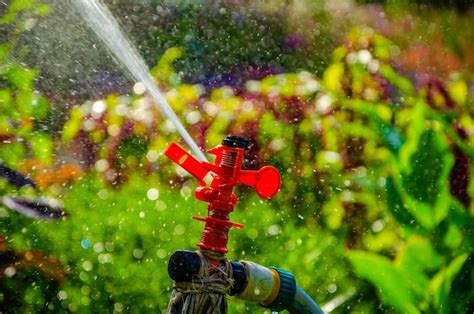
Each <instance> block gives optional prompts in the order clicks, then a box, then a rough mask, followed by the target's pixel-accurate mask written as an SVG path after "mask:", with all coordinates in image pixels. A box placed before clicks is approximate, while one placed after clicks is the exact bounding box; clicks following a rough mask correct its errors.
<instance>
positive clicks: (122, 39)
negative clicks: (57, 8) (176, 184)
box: [70, 0, 206, 161]
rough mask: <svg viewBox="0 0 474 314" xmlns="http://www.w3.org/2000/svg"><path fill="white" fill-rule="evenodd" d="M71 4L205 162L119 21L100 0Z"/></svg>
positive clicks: (80, 0) (84, 0) (71, 1)
mask: <svg viewBox="0 0 474 314" xmlns="http://www.w3.org/2000/svg"><path fill="white" fill-rule="evenodd" d="M70 3H71V4H72V5H73V6H74V7H75V8H76V9H77V11H78V12H79V13H80V15H81V16H82V18H83V19H84V20H85V21H86V23H87V25H88V26H89V27H90V28H91V29H92V30H93V31H94V33H95V34H96V35H97V36H98V37H99V38H100V39H101V40H102V41H103V42H104V43H105V45H106V46H107V48H108V49H109V51H110V52H111V53H112V54H113V55H114V56H115V57H116V58H117V59H118V60H119V61H120V64H122V65H123V66H125V67H126V68H127V69H128V70H129V71H130V73H131V74H132V75H133V77H134V78H135V79H136V80H138V81H140V82H142V83H143V85H145V87H146V89H147V90H148V92H149V94H150V95H151V96H152V97H153V99H154V100H155V103H156V105H157V106H158V108H159V110H160V112H161V113H162V114H163V115H164V116H165V117H166V118H168V119H169V120H170V121H171V122H172V123H173V125H174V126H175V127H176V130H177V131H178V132H179V134H181V136H182V138H183V139H184V141H185V142H186V144H188V146H189V148H191V150H192V151H193V153H194V154H195V155H196V156H197V158H198V159H199V160H201V161H204V160H206V156H205V155H204V154H203V152H202V151H201V150H200V149H199V147H198V146H197V144H196V143H195V142H194V140H193V139H192V137H191V136H190V135H189V133H188V131H186V129H185V128H184V126H183V125H182V123H181V122H180V120H179V118H178V117H177V116H176V113H175V112H174V111H173V109H172V108H171V107H170V105H169V104H168V102H167V101H166V99H165V98H164V97H163V95H162V94H161V92H160V91H159V90H158V87H157V86H156V84H155V81H154V80H153V77H152V76H151V75H150V73H149V71H148V68H147V66H146V65H145V62H144V61H143V59H142V58H141V57H140V54H139V53H138V51H137V50H136V49H135V47H134V46H133V45H132V44H131V43H130V41H129V40H128V39H127V37H126V36H125V34H124V33H123V32H122V31H121V29H120V26H119V24H118V22H117V20H116V19H115V18H114V16H113V15H112V13H111V12H110V11H109V9H108V8H107V6H106V5H105V4H103V3H102V1H100V0H70Z"/></svg>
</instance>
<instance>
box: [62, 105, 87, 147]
mask: <svg viewBox="0 0 474 314" xmlns="http://www.w3.org/2000/svg"><path fill="white" fill-rule="evenodd" d="M83 117H84V113H83V112H82V110H81V109H80V108H77V107H74V108H72V109H71V112H70V117H69V120H68V121H67V122H66V123H65V124H64V128H63V130H62V133H61V139H62V140H63V141H64V142H66V143H69V142H70V141H71V140H72V139H73V138H74V137H75V136H76V135H77V133H78V132H79V131H80V130H81V127H82V120H83Z"/></svg>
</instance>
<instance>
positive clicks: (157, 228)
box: [0, 0, 474, 313]
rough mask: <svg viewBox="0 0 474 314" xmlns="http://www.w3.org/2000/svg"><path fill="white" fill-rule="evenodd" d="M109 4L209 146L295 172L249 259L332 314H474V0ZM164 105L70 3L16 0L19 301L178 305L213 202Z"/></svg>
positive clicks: (63, 306) (2, 247) (130, 308)
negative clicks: (178, 258)
mask: <svg viewBox="0 0 474 314" xmlns="http://www.w3.org/2000/svg"><path fill="white" fill-rule="evenodd" d="M104 2H105V3H106V4H107V6H108V7H109V9H110V10H111V11H112V13H113V15H114V16H115V17H116V18H117V20H118V21H119V22H120V25H121V27H122V28H123V30H124V32H125V33H126V34H127V35H128V37H129V39H130V40H131V42H132V43H133V45H134V46H136V47H137V49H138V51H139V53H140V55H141V56H142V57H143V59H144V60H145V62H146V64H147V66H148V67H149V68H150V73H151V75H152V76H153V78H154V79H155V81H156V84H157V86H158V87H159V88H160V90H161V91H162V92H163V93H164V95H165V97H166V99H167V100H168V102H169V103H170V105H171V107H172V108H173V109H174V110H175V111H176V113H177V115H178V116H179V117H180V119H181V121H182V122H183V123H184V125H185V127H186V128H187V130H188V131H189V133H190V134H191V136H192V137H193V138H194V139H195V140H196V142H197V144H198V145H199V146H200V147H201V148H202V149H203V150H206V149H210V148H212V147H214V146H216V145H218V144H220V142H221V140H222V139H223V138H224V137H225V136H226V135H227V134H236V135H240V136H244V137H246V138H248V139H250V140H251V142H252V143H253V145H252V147H251V150H250V151H249V152H248V153H247V159H246V160H245V168H246V169H258V168H259V167H261V166H263V165H268V164H270V165H273V166H275V167H277V168H278V169H279V170H280V172H281V174H282V180H283V181H282V187H281V191H280V193H279V194H278V195H277V196H276V197H275V198H274V199H272V200H270V201H267V200H265V201H262V200H260V199H259V198H258V197H257V196H256V195H255V193H254V192H253V191H252V190H250V189H248V188H244V187H242V188H239V190H238V192H237V193H238V195H239V197H240V198H239V199H240V201H239V205H238V206H237V209H236V211H235V212H234V213H233V214H232V220H233V221H236V222H240V223H244V224H245V228H244V229H243V230H232V231H231V233H230V238H231V240H230V244H229V248H230V252H229V254H228V257H229V258H230V259H234V260H241V259H244V260H251V261H255V262H257V263H259V264H262V265H268V266H271V265H275V266H278V267H281V268H283V269H287V270H290V271H291V272H293V273H294V274H295V276H296V279H297V282H298V283H299V285H300V286H302V287H303V288H304V289H306V290H307V291H308V293H309V294H310V295H311V296H313V297H314V298H315V299H316V300H317V302H318V303H319V304H320V305H322V306H323V308H324V310H326V311H328V312H331V311H332V312H334V313H352V312H354V313H356V312H357V313H360V312H363V313H378V312H384V313H385V312H387V313H399V312H400V313H421V312H427V313H433V312H439V313H472V312H473V311H474V272H473V269H474V205H473V203H472V197H473V196H474V183H473V181H472V180H471V177H472V175H473V174H474V167H473V164H472V160H473V158H474V136H473V134H474V109H473V106H472V105H473V97H472V96H473V93H474V85H473V74H474V54H473V53H472V51H473V50H474V31H473V29H474V4H473V3H472V2H471V1H469V0H465V1H454V0H453V1H423V0H419V1H404V0H400V1H390V0H387V1H351V0H333V1H329V0H327V1H323V0H299V1H298V0H295V1H273V0H270V1H246V0H227V1H185V0H182V1H179V0H174V1H172V0H170V1H155V0H136V1H129V0H107V1H104ZM152 104H153V100H152V99H151V98H150V97H149V96H147V95H146V93H145V88H144V86H143V84H142V83H140V82H136V81H135V80H134V79H133V77H131V76H130V75H129V74H128V72H127V70H125V69H124V67H123V65H121V64H120V62H118V61H116V59H115V58H113V57H111V56H110V54H109V53H108V51H107V49H106V48H105V46H104V44H103V43H102V42H101V41H100V40H99V39H97V37H96V36H95V35H94V33H93V32H92V31H91V30H90V28H89V27H88V26H87V25H85V23H84V22H83V20H82V18H81V16H80V14H79V12H77V11H75V10H74V9H73V7H72V6H71V3H70V1H53V0H49V1H46V0H45V1H42V0H7V1H0V161H1V164H0V176H1V178H0V194H1V195H2V197H3V199H2V203H3V205H1V206H0V311H2V312H3V311H5V312H14V313H15V312H18V313H24V312H41V311H52V312H65V311H70V312H76V311H77V312H80V313H88V312H137V313H138V312H150V311H152V312H159V311H160V310H164V309H165V308H166V305H167V302H168V300H169V295H170V292H171V288H172V283H171V280H170V279H169V278H168V275H167V271H166V269H167V260H168V258H169V256H170V255H171V254H172V253H173V252H174V251H175V250H178V249H194V248H195V245H196V243H197V242H198V239H199V237H200V233H201V230H202V228H203V225H202V224H201V223H199V222H196V221H194V220H192V219H191V216H193V215H203V214H204V215H205V214H206V212H207V211H206V205H205V204H204V203H202V202H198V201H197V200H195V199H194V197H193V195H194V189H195V188H196V187H197V183H196V181H195V180H194V179H193V178H191V177H189V176H187V175H186V174H185V173H183V172H182V171H180V170H179V169H177V167H176V166H175V165H174V164H172V163H171V162H170V161H169V160H168V159H167V158H166V157H165V156H164V155H163V151H164V149H166V147H167V146H168V145H169V144H170V143H171V142H172V141H177V142H179V143H181V144H183V145H184V143H183V142H182V140H181V138H180V136H179V135H178V133H177V132H176V130H175V128H174V126H173V125H172V124H171V123H170V122H169V121H166V119H164V118H163V116H162V115H161V114H160V112H159V111H158V110H157V109H156V108H155V107H154V106H153V105H152ZM31 200H34V201H31ZM53 218H55V219H53ZM229 311H230V312H231V313H249V312H259V313H261V312H263V309H262V308H259V307H257V306H254V305H249V304H246V303H243V302H241V301H238V300H236V299H231V301H230V309H229Z"/></svg>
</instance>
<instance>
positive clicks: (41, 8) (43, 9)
mask: <svg viewBox="0 0 474 314" xmlns="http://www.w3.org/2000/svg"><path fill="white" fill-rule="evenodd" d="M52 11H53V8H52V6H50V5H49V4H46V3H38V4H36V6H35V13H36V14H38V15H39V16H46V15H48V14H50V13H51V12H52Z"/></svg>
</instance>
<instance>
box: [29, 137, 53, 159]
mask: <svg viewBox="0 0 474 314" xmlns="http://www.w3.org/2000/svg"><path fill="white" fill-rule="evenodd" d="M29 141H30V144H31V150H32V153H33V156H34V157H35V158H37V159H38V160H40V161H41V162H43V163H45V164H50V163H51V158H52V152H53V141H52V140H51V137H50V136H49V135H47V134H44V133H37V134H34V135H32V136H31V137H30V139H29Z"/></svg>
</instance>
